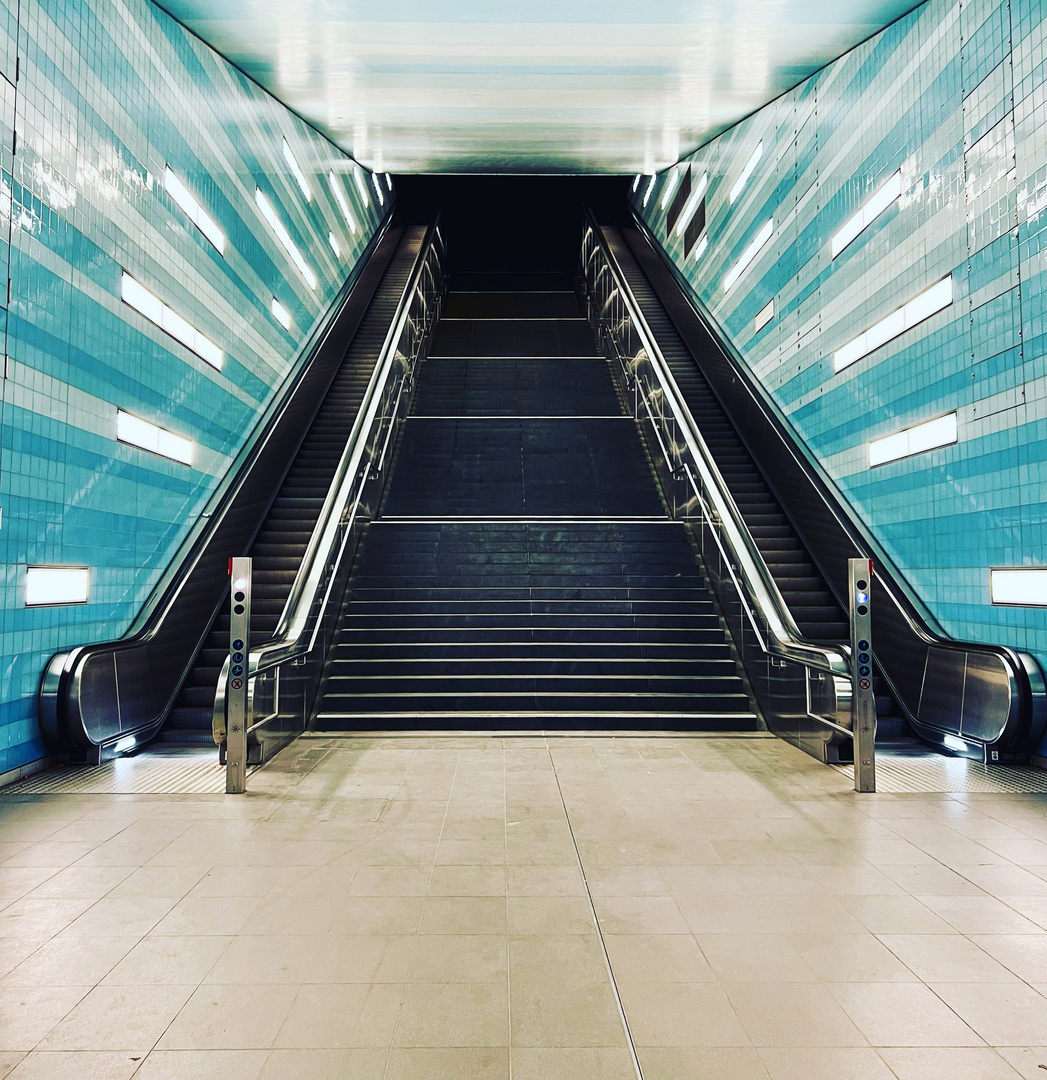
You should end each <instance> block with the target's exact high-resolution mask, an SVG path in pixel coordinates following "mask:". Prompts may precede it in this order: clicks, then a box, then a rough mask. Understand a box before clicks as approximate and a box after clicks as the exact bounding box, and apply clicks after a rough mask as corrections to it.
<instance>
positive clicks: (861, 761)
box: [848, 559, 876, 791]
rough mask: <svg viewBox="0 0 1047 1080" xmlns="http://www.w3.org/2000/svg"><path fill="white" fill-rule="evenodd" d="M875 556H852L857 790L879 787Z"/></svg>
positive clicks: (851, 600) (852, 718)
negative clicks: (874, 653)
mask: <svg viewBox="0 0 1047 1080" xmlns="http://www.w3.org/2000/svg"><path fill="white" fill-rule="evenodd" d="M872 569H873V566H872V560H871V559H849V560H848V577H849V581H850V586H851V599H850V615H851V686H852V692H851V732H852V734H853V735H854V790H855V791H875V790H876V694H875V693H874V692H873V666H872V614H871V610H872V608H871V601H872Z"/></svg>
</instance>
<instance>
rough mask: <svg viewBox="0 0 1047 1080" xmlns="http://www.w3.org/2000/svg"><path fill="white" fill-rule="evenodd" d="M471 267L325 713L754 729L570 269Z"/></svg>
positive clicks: (417, 415) (353, 601)
mask: <svg viewBox="0 0 1047 1080" xmlns="http://www.w3.org/2000/svg"><path fill="white" fill-rule="evenodd" d="M455 286H456V288H455V290H454V291H452V293H451V294H450V296H449V297H448V303H447V306H446V308H445V312H446V314H445V317H444V319H443V320H442V321H441V323H440V326H439V327H438V329H437V333H436V336H435V338H434V342H433V346H432V349H431V350H430V355H429V358H428V359H427V360H426V361H425V363H424V365H423V368H422V371H421V375H420V378H419V385H418V389H417V391H416V394H415V397H414V401H413V405H412V413H411V415H410V417H409V418H408V419H407V421H406V422H405V424H404V428H403V431H402V434H401V438H400V441H399V446H398V450H397V456H396V458H395V464H394V468H393V472H392V476H391V479H390V481H389V487H388V490H387V492H386V496H385V500H384V504H383V506H382V509H381V514H380V516H379V518H378V519H377V520H376V521H374V522H373V523H372V524H371V525H369V526H368V528H367V531H366V533H365V535H364V537H363V540H362V542H361V547H360V549H359V552H358V555H357V560H356V563H355V565H354V568H353V574H352V579H351V581H350V594H349V599H348V602H347V604H346V606H345V609H344V612H343V616H342V620H341V624H340V627H339V630H338V633H337V636H336V640H335V644H334V647H333V649H332V652H331V655H330V658H329V664H328V671H327V676H326V682H325V686H324V688H323V691H322V704H321V708H320V712H319V715H318V716H317V718H316V721H315V727H316V728H318V729H320V730H367V729H390V728H396V727H407V728H429V729H461V728H465V729H486V728H506V727H508V728H522V729H542V728H549V727H556V728H582V729H584V728H606V727H622V728H628V729H636V728H659V729H661V728H680V729H708V730H752V729H754V728H755V727H756V726H757V724H758V721H757V717H756V716H755V714H754V713H753V711H752V710H751V708H750V702H749V699H748V696H747V694H746V692H745V688H744V684H743V681H742V678H741V676H740V674H739V669H738V666H737V664H736V662H735V660H734V659H733V658H732V653H731V649H730V645H729V643H728V641H727V638H726V635H725V631H724V629H723V627H722V624H721V622H720V620H719V618H718V616H717V614H716V610H715V608H714V605H713V601H712V598H711V596H710V594H709V590H708V587H707V584H706V581H705V579H704V577H703V574H702V572H701V570H700V568H699V566H698V564H697V563H696V559H695V555H694V552H693V550H692V547H691V543H690V538H689V534H688V531H687V528H686V527H685V526H684V525H682V524H680V523H678V522H674V521H670V520H668V518H667V517H666V515H665V511H664V508H663V506H662V504H661V501H660V498H659V496H658V492H657V489H656V486H655V482H654V478H653V475H652V473H651V470H650V467H649V465H648V463H647V460H646V458H645V456H644V452H643V448H642V445H641V442H640V439H639V436H638V433H637V430H636V426H635V424H634V423H633V421H632V419H631V418H630V417H628V416H626V415H624V413H623V411H622V408H621V405H620V403H619V400H618V397H617V395H616V393H615V389H614V384H613V382H612V380H611V376H610V372H609V369H608V367H607V364H606V363H605V361H604V360H603V359H602V358H601V357H600V356H599V355H598V354H597V353H596V351H595V348H594V344H593V340H592V336H591V333H590V332H589V329H588V327H587V325H586V323H585V320H584V319H583V318H582V316H581V313H580V311H579V308H578V304H577V301H576V299H575V297H574V294H573V292H572V291H571V289H570V283H569V281H568V280H567V279H566V277H564V276H559V275H555V274H543V275H533V276H529V275H519V274H511V275H510V274H485V275H459V276H458V278H457V279H456V280H455Z"/></svg>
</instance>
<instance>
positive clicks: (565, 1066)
mask: <svg viewBox="0 0 1047 1080" xmlns="http://www.w3.org/2000/svg"><path fill="white" fill-rule="evenodd" d="M512 1066H513V1068H512V1076H513V1080H550V1078H551V1077H556V1080H595V1078H596V1077H599V1080H635V1078H636V1071H635V1069H634V1067H633V1060H632V1058H631V1057H630V1055H629V1051H628V1050H627V1049H625V1047H617V1046H616V1047H606V1046H591V1047H578V1046H563V1047H560V1046H556V1047H554V1046H534V1047H520V1046H514V1047H513V1049H512ZM666 1080H670V1078H668V1077H667V1078H666Z"/></svg>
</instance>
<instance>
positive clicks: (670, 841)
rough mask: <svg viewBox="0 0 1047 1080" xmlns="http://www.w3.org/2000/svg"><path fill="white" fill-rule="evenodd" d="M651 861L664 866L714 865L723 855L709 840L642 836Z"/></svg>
mask: <svg viewBox="0 0 1047 1080" xmlns="http://www.w3.org/2000/svg"><path fill="white" fill-rule="evenodd" d="M643 842H644V845H645V847H646V848H647V851H648V854H649V855H650V857H651V862H653V863H657V864H659V865H665V866H715V865H717V864H719V863H722V862H725V861H726V860H725V859H724V856H723V855H722V853H721V852H720V851H719V850H718V849H717V848H716V846H715V845H714V843H713V842H712V841H710V840H702V839H688V838H686V837H671V838H669V837H661V838H658V839H654V838H652V837H649V836H645V837H643Z"/></svg>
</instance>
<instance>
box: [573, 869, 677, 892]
mask: <svg viewBox="0 0 1047 1080" xmlns="http://www.w3.org/2000/svg"><path fill="white" fill-rule="evenodd" d="M585 877H586V881H587V882H588V884H589V891H590V892H591V893H592V895H593V896H668V895H669V886H668V885H667V884H666V883H665V878H663V877H662V875H661V873H660V872H659V871H658V868H657V867H656V866H592V867H586V871H585Z"/></svg>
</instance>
